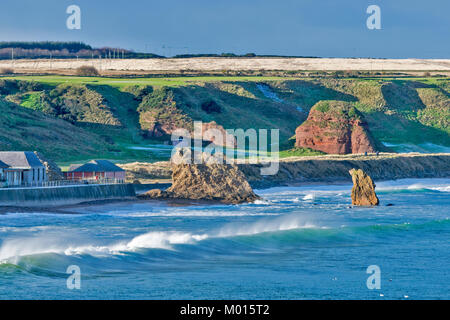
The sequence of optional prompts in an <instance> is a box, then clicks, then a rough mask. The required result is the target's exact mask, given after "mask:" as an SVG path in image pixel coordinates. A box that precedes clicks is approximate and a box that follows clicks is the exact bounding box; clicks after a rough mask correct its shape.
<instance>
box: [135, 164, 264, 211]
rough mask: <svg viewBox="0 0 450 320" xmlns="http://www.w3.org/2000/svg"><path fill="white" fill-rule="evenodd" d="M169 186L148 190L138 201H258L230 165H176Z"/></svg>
mask: <svg viewBox="0 0 450 320" xmlns="http://www.w3.org/2000/svg"><path fill="white" fill-rule="evenodd" d="M172 170H173V173H172V181H173V182H172V186H171V187H170V188H169V189H167V190H166V191H162V190H159V189H154V190H150V191H148V192H146V193H144V194H142V195H140V196H139V197H140V198H141V199H167V198H176V199H191V200H212V201H219V202H223V203H231V204H237V203H243V202H252V201H255V200H257V199H259V197H258V196H257V195H256V194H255V193H254V192H253V189H252V188H251V187H250V185H249V183H248V182H247V179H246V178H245V176H244V174H243V173H242V172H241V171H240V170H239V169H238V168H237V167H236V166H234V165H229V164H215V163H208V164H177V165H174V166H173V169H172Z"/></svg>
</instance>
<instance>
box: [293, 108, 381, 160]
mask: <svg viewBox="0 0 450 320" xmlns="http://www.w3.org/2000/svg"><path fill="white" fill-rule="evenodd" d="M295 137H296V143H295V146H296V147H305V148H311V149H314V150H319V151H323V152H326V153H330V154H348V153H365V152H368V153H372V152H375V151H376V148H375V143H374V140H373V138H372V137H371V135H370V132H369V130H368V127H367V123H366V122H365V120H364V118H363V116H362V114H361V113H359V112H358V111H357V110H356V109H355V108H354V107H353V106H352V105H351V104H349V103H346V102H343V101H321V102H319V103H317V104H316V105H315V106H314V107H313V108H312V109H311V111H310V113H309V116H308V119H307V120H306V121H305V122H304V123H303V124H302V125H300V126H299V127H298V128H297V129H296V130H295Z"/></svg>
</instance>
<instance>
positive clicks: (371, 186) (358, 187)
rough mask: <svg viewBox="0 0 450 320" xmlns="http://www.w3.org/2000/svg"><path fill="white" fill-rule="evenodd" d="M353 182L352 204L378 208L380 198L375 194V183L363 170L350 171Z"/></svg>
mask: <svg viewBox="0 0 450 320" xmlns="http://www.w3.org/2000/svg"><path fill="white" fill-rule="evenodd" d="M349 173H350V175H351V176H352V180H353V188H352V204H353V205H355V206H377V205H378V204H379V202H380V201H379V200H378V197H377V195H376V193H375V183H374V182H373V181H372V179H371V178H370V177H369V176H368V175H367V174H366V173H365V172H364V171H362V170H361V169H352V170H350V171H349Z"/></svg>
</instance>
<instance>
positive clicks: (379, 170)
mask: <svg viewBox="0 0 450 320" xmlns="http://www.w3.org/2000/svg"><path fill="white" fill-rule="evenodd" d="M261 167H262V165H261V164H239V168H240V169H241V170H242V171H243V173H244V174H245V175H246V177H247V179H248V181H249V182H250V184H251V185H252V186H254V187H269V186H274V185H285V184H292V183H301V182H351V176H350V174H349V173H348V171H349V170H350V169H352V168H356V169H362V170H363V171H365V172H366V173H367V174H369V175H370V176H371V177H372V178H373V179H374V180H395V179H405V178H448V177H450V154H403V155H390V154H389V155H380V156H375V155H370V156H361V155H359V156H352V155H348V156H318V157H301V158H300V157H298V158H287V159H281V160H280V167H279V171H278V173H277V174H275V175H272V176H262V175H261V170H260V169H261Z"/></svg>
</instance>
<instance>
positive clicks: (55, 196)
mask: <svg viewBox="0 0 450 320" xmlns="http://www.w3.org/2000/svg"><path fill="white" fill-rule="evenodd" d="M135 196H136V193H135V191H134V187H133V185H131V184H110V185H79V186H62V187H49V188H10V189H6V188H5V189H2V188H0V207H1V206H17V207H37V206H42V207H46V206H60V205H70V204H77V203H82V202H86V201H97V200H121V199H133V198H135Z"/></svg>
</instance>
